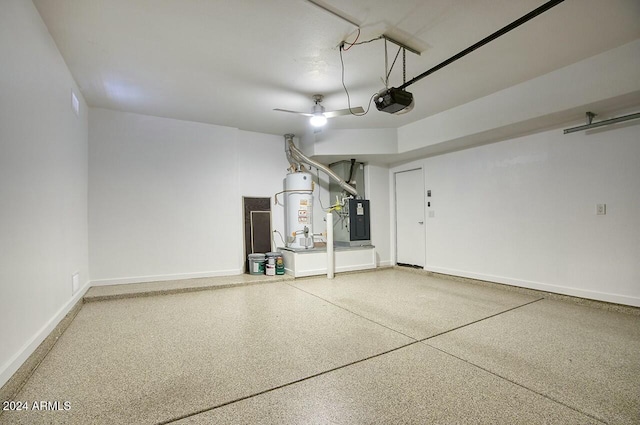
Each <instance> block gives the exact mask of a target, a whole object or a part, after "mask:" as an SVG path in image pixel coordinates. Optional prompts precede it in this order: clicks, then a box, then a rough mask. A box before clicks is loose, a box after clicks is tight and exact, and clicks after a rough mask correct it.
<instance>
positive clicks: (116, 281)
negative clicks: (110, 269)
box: [91, 269, 244, 286]
mask: <svg viewBox="0 0 640 425" xmlns="http://www.w3.org/2000/svg"><path fill="white" fill-rule="evenodd" d="M243 273H244V270H242V269H232V270H218V271H209V272H196V273H180V274H163V275H154V276H135V277H117V278H110V279H96V280H92V281H91V286H105V285H125V284H128V283H143V282H161V281H165V280H182V279H197V278H201V277H218V276H237V275H241V274H243Z"/></svg>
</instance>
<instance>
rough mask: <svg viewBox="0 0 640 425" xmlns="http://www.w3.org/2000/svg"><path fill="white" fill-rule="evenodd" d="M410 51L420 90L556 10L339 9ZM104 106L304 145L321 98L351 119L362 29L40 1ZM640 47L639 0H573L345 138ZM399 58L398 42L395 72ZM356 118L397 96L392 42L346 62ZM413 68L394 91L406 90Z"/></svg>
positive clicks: (379, 3) (273, 9) (274, 4)
mask: <svg viewBox="0 0 640 425" xmlns="http://www.w3.org/2000/svg"><path fill="white" fill-rule="evenodd" d="M318 2H319V3H322V4H325V5H327V6H328V7H330V8H332V9H334V10H336V11H337V12H338V13H340V14H341V15H342V16H346V17H348V18H349V19H351V20H353V21H356V22H357V23H359V24H360V27H361V34H360V38H359V41H363V40H368V39H371V38H374V37H377V36H379V35H380V34H383V33H384V34H387V35H389V36H392V37H394V38H396V39H398V40H400V41H402V42H404V43H406V44H407V45H410V46H412V47H415V48H417V49H419V50H420V51H422V54H421V56H416V55H414V54H412V53H409V52H407V79H410V78H413V77H414V76H416V75H418V74H420V73H421V72H423V71H425V70H427V69H428V68H430V67H432V66H434V65H436V64H438V63H440V62H441V61H443V60H445V59H447V58H449V57H450V56H452V55H454V54H456V53H458V52H459V51H461V50H463V49H464V48H466V47H468V46H470V45H472V44H474V43H475V42H477V41H479V40H480V39H482V38H484V37H486V36H487V35H489V34H491V33H492V32H494V31H496V30H497V29H499V28H501V27H503V26H504V25H506V24H508V23H510V22H511V21H513V20H515V19H517V18H519V17H520V16H522V15H524V14H526V13H527V12H529V11H531V10H533V9H535V8H536V7H538V6H540V5H542V4H543V3H545V0H517V1H514V0H395V1H388V0H325V1H320V0H318ZM34 3H35V5H36V7H37V8H38V11H39V12H40V15H41V16H42V18H43V19H44V22H45V23H46V25H47V27H48V28H49V31H50V32H51V34H52V36H53V38H54V40H55V42H56V43H57V45H58V48H59V49H60V51H61V52H62V55H63V57H64V58H65V60H66V62H67V65H68V66H69V68H70V70H71V72H72V74H73V75H74V77H75V79H76V81H77V83H78V84H79V86H80V88H81V90H82V93H83V95H84V96H85V99H86V100H87V102H88V104H89V105H90V106H94V107H103V108H109V109H115V110H120V111H128V112H136V113H142V114H147V115H155V116H161V117H169V118H177V119H183V120H191V121H199V122H206V123H211V124H218V125H224V126H230V127H238V128H240V129H243V130H249V131H257V132H262V133H272V134H284V133H288V132H293V133H298V134H300V133H302V132H303V131H304V129H305V127H306V126H307V125H308V124H307V119H306V118H304V117H302V116H297V115H293V114H286V113H282V112H275V111H273V109H274V108H283V109H291V110H299V111H305V112H307V111H309V110H310V108H311V106H312V100H311V96H312V95H313V94H314V93H321V94H324V95H325V102H324V105H325V106H326V108H327V110H332V109H342V108H346V107H347V98H346V95H345V93H344V90H343V88H342V83H341V66H340V56H339V49H338V48H337V46H338V44H339V43H340V42H341V41H342V40H345V39H346V40H348V41H353V40H354V38H355V36H356V33H357V31H356V28H355V27H354V26H353V25H351V24H349V23H346V22H344V21H343V20H341V19H339V18H337V17H335V16H333V15H331V14H329V13H327V12H325V11H323V10H322V9H320V8H318V7H316V6H314V5H313V4H311V3H310V2H309V1H307V0H235V1H231V0H108V1H107V0H34ZM639 37H640V1H638V0H606V1H603V0H566V1H565V2H564V3H561V4H560V5H559V6H557V7H554V8H553V9H551V10H550V11H548V12H546V13H544V14H543V15H540V16H538V17H536V18H534V19H533V20H532V21H530V22H528V23H526V24H524V25H523V26H521V27H519V28H517V29H516V30H514V31H512V32H510V33H508V34H507V35H505V36H504V37H502V38H500V39H498V40H496V41H494V42H492V43H490V44H489V45H486V46H484V47H482V48H480V49H479V50H477V51H475V52H473V53H471V54H470V55H468V56H466V57H465V58H463V59H461V60H459V61H457V62H455V63H454V64H452V65H450V66H448V67H446V68H444V69H442V70H440V71H438V72H436V73H434V74H432V75H430V76H428V77H426V78H425V79H423V80H421V81H419V82H417V83H415V84H414V85H412V86H410V87H409V88H408V90H409V91H411V92H412V93H413V94H414V97H415V101H416V107H415V109H414V110H413V111H411V112H410V113H408V114H405V115H402V116H396V115H389V114H386V113H383V112H378V111H377V110H376V109H375V106H373V107H372V110H371V111H370V112H369V113H368V114H367V115H366V116H364V117H354V116H345V117H339V118H334V119H332V120H330V122H329V126H331V128H383V127H392V128H393V127H399V126H402V125H405V124H407V123H410V122H413V121H416V120H419V119H422V118H424V117H427V116H429V115H432V114H435V113H437V112H440V111H443V110H446V109H449V108H451V107H454V106H457V105H460V104H463V103H466V102H469V101H471V100H473V99H476V98H479V97H482V96H485V95H487V94H490V93H493V92H495V91H497V90H500V89H503V88H506V87H509V86H512V85H514V84H517V83H519V82H522V81H526V80H528V79H531V78H534V77H536V76H538V75H542V74H545V73H547V72H550V71H553V70H555V69H558V68H560V67H563V66H566V65H569V64H571V63H574V62H577V61H579V60H582V59H584V58H587V57H589V56H593V55H595V54H598V53H600V52H603V51H605V50H609V49H611V48H614V47H617V46H620V45H622V44H624V43H627V42H629V41H631V40H634V39H636V38H639ZM395 52H396V48H395V46H394V45H392V44H389V54H390V56H391V58H390V60H392V59H393V56H394V55H395ZM344 63H345V80H346V81H345V82H346V85H347V88H349V92H350V95H351V102H352V106H358V105H361V106H364V107H365V109H366V107H367V104H368V102H369V99H370V97H371V95H372V94H373V93H375V92H376V91H378V90H380V89H381V88H382V87H383V84H382V82H381V80H380V79H381V77H382V76H383V75H384V42H383V41H381V40H378V41H374V42H372V43H368V44H364V45H359V46H354V47H353V48H351V49H350V50H348V51H346V52H344ZM401 69H402V67H401V60H399V62H398V64H396V67H395V68H394V71H393V73H392V75H391V81H390V85H392V86H398V85H400V84H401V83H402V73H401Z"/></svg>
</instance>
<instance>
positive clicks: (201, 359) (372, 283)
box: [0, 269, 640, 424]
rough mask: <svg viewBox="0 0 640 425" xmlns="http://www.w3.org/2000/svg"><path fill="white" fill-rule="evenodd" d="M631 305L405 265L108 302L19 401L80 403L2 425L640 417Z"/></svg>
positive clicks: (17, 415)
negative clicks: (595, 302) (583, 300)
mask: <svg viewBox="0 0 640 425" xmlns="http://www.w3.org/2000/svg"><path fill="white" fill-rule="evenodd" d="M253 283H255V282H253ZM222 286H224V285H222ZM173 289H175V288H173ZM173 289H172V290H173ZM124 292H127V291H126V290H125V291H124ZM133 292H135V293H136V295H139V294H138V293H137V292H138V291H137V290H136V291H133ZM130 294H131V291H129V295H130ZM623 310H625V311H612V310H611V309H606V308H600V307H594V306H592V305H581V304H579V303H576V302H573V301H565V300H559V299H554V297H547V296H545V295H544V294H540V293H535V292H532V291H518V290H509V289H508V288H503V287H501V286H499V285H483V284H474V283H466V282H461V281H455V280H449V279H439V278H434V277H429V276H426V275H425V274H423V273H415V272H412V271H405V270H402V269H386V270H380V271H376V272H367V273H356V274H343V275H338V276H336V278H335V279H334V280H331V281H329V280H327V279H326V278H322V277H319V278H308V279H297V280H291V279H284V280H279V281H266V282H265V283H264V284H252V285H248V286H238V287H222V288H221V289H215V290H200V291H198V292H186V293H172V294H169V295H156V296H148V297H135V298H123V299H111V300H108V299H107V300H103V301H99V302H91V303H86V304H85V305H84V306H83V308H82V310H81V311H80V312H79V313H78V315H77V316H76V318H75V320H74V321H73V322H72V323H71V325H70V326H69V328H68V329H67V330H66V332H65V333H64V334H63V335H62V336H61V337H60V339H59V340H58V342H57V343H56V345H55V346H54V348H53V349H52V350H51V352H50V353H49V354H48V356H47V357H46V358H45V360H44V361H43V362H42V363H41V364H40V366H39V367H38V368H37V369H36V371H35V372H34V374H33V375H32V376H31V378H30V379H29V381H27V383H26V384H25V386H24V387H23V388H22V390H21V391H20V393H19V394H18V395H17V397H16V400H24V401H30V402H32V401H36V400H44V401H60V402H64V401H68V402H69V403H70V410H68V411H46V412H42V411H40V412H38V411H21V412H5V413H4V414H2V415H1V416H0V423H2V424H5V423H6V424H14V423H21V424H39V423H43V424H44V423H47V424H48V423H61V424H62V423H64V424H159V423H179V424H212V423H213V424H217V423H247V424H251V423H273V424H287V423H292V424H293V423H295V424H310V423H318V424H324V423H337V424H354V423H355V424H359V423H381V424H388V423H440V424H450V423H451V424H461V423H465V424H466V423H478V424H500V423H502V424H539V423H557V424H602V423H608V424H637V423H640V379H639V377H640V315H638V313H637V311H635V310H633V309H623Z"/></svg>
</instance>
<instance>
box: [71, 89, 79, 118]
mask: <svg viewBox="0 0 640 425" xmlns="http://www.w3.org/2000/svg"><path fill="white" fill-rule="evenodd" d="M71 109H72V110H73V113H74V114H76V117H79V116H80V101H79V100H78V97H77V96H76V94H75V93H74V92H73V90H71Z"/></svg>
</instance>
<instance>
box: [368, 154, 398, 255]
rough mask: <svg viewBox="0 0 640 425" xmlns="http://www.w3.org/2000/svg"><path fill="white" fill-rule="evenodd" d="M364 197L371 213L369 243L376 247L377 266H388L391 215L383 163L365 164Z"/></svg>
mask: <svg viewBox="0 0 640 425" xmlns="http://www.w3.org/2000/svg"><path fill="white" fill-rule="evenodd" d="M364 169H365V184H364V186H365V192H366V193H365V198H366V199H369V208H370V213H371V217H370V219H371V244H372V245H374V246H375V247H376V262H377V265H378V266H390V265H392V264H393V263H392V260H391V245H390V234H391V233H390V232H391V216H390V213H391V212H390V206H391V198H390V188H389V168H388V167H387V166H384V165H375V164H367V165H366V166H365V168H364Z"/></svg>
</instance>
